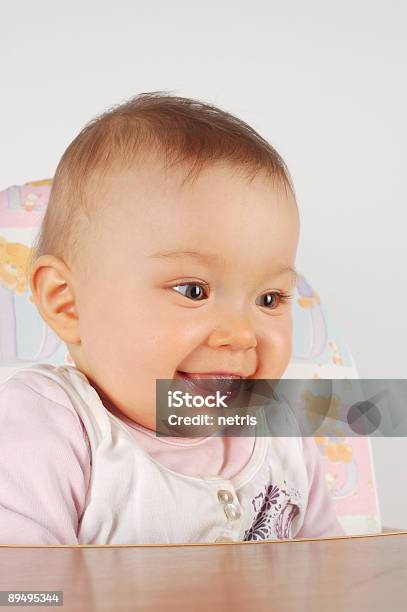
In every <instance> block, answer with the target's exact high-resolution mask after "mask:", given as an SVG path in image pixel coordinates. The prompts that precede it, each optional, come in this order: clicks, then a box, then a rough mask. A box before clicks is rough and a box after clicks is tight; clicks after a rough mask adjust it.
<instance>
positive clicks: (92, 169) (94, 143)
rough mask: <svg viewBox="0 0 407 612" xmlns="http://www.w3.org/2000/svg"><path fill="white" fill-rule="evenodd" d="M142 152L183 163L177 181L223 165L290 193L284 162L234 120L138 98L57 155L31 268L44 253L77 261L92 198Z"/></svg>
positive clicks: (169, 100) (165, 99)
mask: <svg viewBox="0 0 407 612" xmlns="http://www.w3.org/2000/svg"><path fill="white" fill-rule="evenodd" d="M148 151H150V152H156V153H158V154H160V155H161V157H162V159H163V160H165V162H166V167H172V166H173V165H181V166H182V165H189V166H190V171H189V173H188V174H187V175H186V177H185V179H184V181H183V182H185V181H187V180H193V179H194V178H195V177H196V176H197V175H198V174H199V172H200V171H201V170H202V169H203V167H204V166H206V165H208V164H210V163H212V162H216V161H227V162H229V163H231V164H233V165H236V166H238V167H241V168H242V170H248V171H249V173H250V179H251V180H252V179H253V178H254V176H255V175H256V174H257V172H259V171H260V170H264V171H266V173H267V174H268V175H269V176H271V177H273V178H277V179H279V180H280V182H281V183H282V184H283V185H284V186H285V187H286V188H287V187H289V189H290V190H291V191H292V192H293V193H294V188H293V184H292V180H291V177H290V174H289V171H288V169H287V166H286V164H285V162H284V161H283V159H282V158H281V157H280V155H279V154H278V153H277V151H276V150H275V149H274V148H273V147H272V146H271V145H270V144H269V143H268V142H267V141H266V140H264V139H263V138H262V137H261V136H260V135H259V134H258V133H257V132H256V131H255V130H254V129H253V128H251V127H250V126H249V125H248V124H247V123H245V122H244V121H242V120H241V119H238V118H237V117H235V116H233V115H231V114H230V113H228V112H226V111H224V110H221V109H220V108H218V107H216V106H214V105H211V104H207V103H204V102H201V101H198V100H194V99H190V98H183V97H179V96H174V95H171V94H169V93H168V92H162V91H155V92H146V93H141V94H139V95H137V96H135V97H133V98H131V99H129V100H127V101H125V102H124V103H122V104H118V105H115V106H113V107H111V108H109V109H108V110H106V111H105V112H104V113H102V114H100V115H98V116H96V117H95V118H94V119H92V120H91V121H90V122H88V123H87V124H86V125H85V127H84V128H83V129H82V130H81V132H80V133H79V134H78V135H77V136H76V138H75V139H74V140H73V141H72V142H71V143H70V145H69V146H68V148H67V149H66V151H65V152H64V154H63V155H62V157H61V160H60V162H59V164H58V167H57V169H56V172H55V176H54V179H53V182H52V187H51V193H50V198H49V202H48V207H47V210H46V213H45V216H44V218H43V221H42V225H41V228H40V231H39V234H38V235H37V238H36V240H35V243H34V246H33V250H32V256H31V266H32V265H33V264H34V262H35V261H36V259H38V257H40V256H41V255H43V254H52V255H57V256H59V257H62V258H64V259H66V260H67V261H72V260H74V259H76V258H77V257H78V255H79V254H80V251H81V242H82V240H83V239H84V237H83V236H84V235H86V233H85V234H83V229H84V228H85V226H86V224H87V223H91V206H90V205H91V200H92V198H91V195H93V193H94V192H95V190H96V192H97V189H98V186H99V187H100V186H101V185H103V178H104V177H105V176H106V175H107V174H108V173H109V172H112V171H113V170H114V168H117V167H120V168H121V169H124V168H130V167H132V165H133V166H134V164H135V163H136V161H137V158H138V156H139V155H140V154H142V155H145V154H146V153H147V152H148Z"/></svg>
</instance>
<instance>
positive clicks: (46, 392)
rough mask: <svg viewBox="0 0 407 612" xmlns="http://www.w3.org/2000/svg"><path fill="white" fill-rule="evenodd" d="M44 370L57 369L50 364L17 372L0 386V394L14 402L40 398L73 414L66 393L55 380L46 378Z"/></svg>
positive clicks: (54, 370) (55, 370)
mask: <svg viewBox="0 0 407 612" xmlns="http://www.w3.org/2000/svg"><path fill="white" fill-rule="evenodd" d="M45 370H50V371H53V372H57V370H58V368H57V367H55V366H52V365H50V364H39V366H36V369H35V371H34V370H31V369H29V368H23V369H21V370H18V371H17V372H15V373H14V374H13V375H12V376H10V377H9V378H8V379H6V380H5V381H3V382H2V383H1V384H0V394H2V395H4V394H5V395H7V396H9V395H12V396H13V398H14V399H16V400H18V399H19V398H24V399H25V400H26V399H27V398H28V397H33V398H35V397H37V398H38V397H42V398H43V399H44V400H47V401H48V402H52V403H54V404H60V405H62V406H64V407H65V408H67V409H68V410H71V411H74V412H75V410H74V408H73V405H72V401H71V399H70V398H69V395H68V393H67V392H66V391H65V390H64V388H63V387H62V386H61V385H60V384H58V382H57V381H56V380H54V379H53V378H50V377H49V376H47V375H46V373H45Z"/></svg>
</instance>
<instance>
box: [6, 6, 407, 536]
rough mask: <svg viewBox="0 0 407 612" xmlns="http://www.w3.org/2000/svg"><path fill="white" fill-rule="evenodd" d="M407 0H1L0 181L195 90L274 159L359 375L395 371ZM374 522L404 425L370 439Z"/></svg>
mask: <svg viewBox="0 0 407 612" xmlns="http://www.w3.org/2000/svg"><path fill="white" fill-rule="evenodd" d="M406 31H407V3H406V2H404V1H403V0H400V1H394V0H387V1H386V0H381V1H378V0H369V1H368V0H343V1H342V2H329V1H328V2H327V1H326V0H325V1H324V0H308V2H303V1H300V0H298V1H290V0H288V1H287V0H285V1H284V2H280V1H277V0H269V1H264V2H260V1H256V0H252V1H250V2H242V1H241V0H233V1H228V0H227V1H221V0H218V1H217V2H216V1H214V0H205V2H202V3H199V4H198V3H194V2H191V1H174V2H166V1H165V0H159V1H157V0H149V1H148V2H141V1H138V2H137V1H128V2H125V1H123V0H115V1H113V0H111V1H109V2H106V1H103V0H98V1H89V0H88V1H87V2H86V3H84V2H83V1H82V2H78V1H76V0H75V1H72V0H71V1H70V2H64V1H59V2H55V0H53V1H51V0H49V1H41V0H37V1H36V2H20V3H14V2H13V3H12V2H4V1H3V2H2V3H1V38H0V68H1V98H0V111H1V112H0V125H1V132H0V134H1V147H0V189H3V188H5V187H7V186H9V185H12V184H21V183H24V182H26V181H28V180H31V179H41V178H45V177H51V176H52V175H53V173H54V171H55V168H56V164H57V162H58V160H59V158H60V156H61V155H62V153H63V151H64V149H65V148H66V146H67V145H68V144H69V142H70V141H71V140H72V139H73V137H74V136H75V135H76V134H77V133H78V131H79V130H80V128H81V127H82V126H83V125H84V124H85V123H86V122H87V121H88V120H89V119H90V118H92V117H93V116H94V115H96V114H97V113H99V112H101V111H103V110H104V109H106V108H107V107H108V106H111V105H113V104H117V103H119V102H121V101H124V100H125V99H127V98H129V97H131V96H133V95H135V94H137V93H140V92H142V91H153V90H163V89H164V90H168V91H170V92H172V93H175V94H178V95H184V96H189V97H195V98H200V99H202V100H205V101H208V102H212V103H215V104H217V105H218V106H221V107H222V108H224V109H225V110H228V111H230V112H232V113H234V114H236V115H238V116H239V117H240V118H242V119H244V120H245V121H247V122H248V123H250V124H251V125H252V126H253V127H254V128H255V129H257V131H259V132H260V133H261V134H262V135H263V136H264V137H265V138H267V139H268V140H269V141H270V142H271V143H272V144H273V145H274V146H275V147H276V148H277V150H278V151H279V152H280V153H281V154H282V156H283V157H284V159H285V160H286V162H287V164H288V166H289V168H290V170H291V173H292V176H293V179H294V183H295V187H296V192H297V198H298V203H299V208H300V211H301V212H300V214H301V224H302V235H301V242H300V248H299V256H298V260H297V267H298V268H299V270H300V271H302V272H303V273H305V274H306V276H307V278H308V280H309V281H310V283H311V284H312V285H313V286H314V287H315V288H316V289H317V291H318V293H319V294H320V295H321V297H322V299H323V301H324V303H325V304H326V305H327V307H328V308H329V310H330V312H331V314H332V315H333V317H334V319H335V320H336V322H337V323H338V325H339V327H340V329H341V330H342V331H343V333H344V337H345V338H346V339H347V340H348V343H349V345H350V347H351V349H352V352H353V355H354V357H355V360H356V363H357V366H358V369H359V373H360V375H361V376H362V377H366V378H373V377H378V378H407V358H406V339H407V333H406V332H407V322H406V317H407V290H406V274H405V266H406V262H407V246H406V239H405V235H406V230H407V212H406V210H407V202H406V188H405V183H404V180H405V173H406V171H405V163H406V159H407V157H406V149H407V144H406V143H407V129H406V119H405V113H406V108H407V95H406V93H407V88H406V77H405V75H406V73H407V70H406V58H407V42H406V40H407V37H406ZM373 447H374V453H375V459H376V469H377V478H378V484H379V492H380V499H381V506H382V512H383V519H384V523H385V524H390V525H392V526H395V527H405V528H407V493H406V491H407V488H406V485H407V477H406V467H405V466H406V460H407V452H406V451H407V439H401V440H400V439H399V440H397V439H376V440H374V441H373Z"/></svg>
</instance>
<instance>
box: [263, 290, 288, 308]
mask: <svg viewBox="0 0 407 612" xmlns="http://www.w3.org/2000/svg"><path fill="white" fill-rule="evenodd" d="M263 298H265V302H266V303H265V304H260V306H265V307H266V308H270V310H274V309H275V308H277V307H278V306H279V305H280V304H285V303H286V302H288V301H289V300H290V299H291V295H288V294H287V293H283V292H281V291H273V292H270V293H265V294H264V295H262V296H261V297H260V299H263Z"/></svg>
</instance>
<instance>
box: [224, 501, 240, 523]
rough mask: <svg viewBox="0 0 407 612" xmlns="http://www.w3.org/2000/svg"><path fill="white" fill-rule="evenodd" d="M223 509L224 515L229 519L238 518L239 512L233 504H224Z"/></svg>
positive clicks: (234, 519)
mask: <svg viewBox="0 0 407 612" xmlns="http://www.w3.org/2000/svg"><path fill="white" fill-rule="evenodd" d="M224 510H225V514H226V516H227V517H228V519H230V520H231V521H236V520H237V519H238V518H240V512H239V510H238V509H237V508H236V506H234V505H233V504H226V505H225V508H224Z"/></svg>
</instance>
